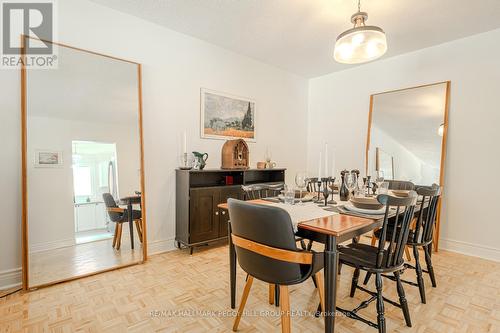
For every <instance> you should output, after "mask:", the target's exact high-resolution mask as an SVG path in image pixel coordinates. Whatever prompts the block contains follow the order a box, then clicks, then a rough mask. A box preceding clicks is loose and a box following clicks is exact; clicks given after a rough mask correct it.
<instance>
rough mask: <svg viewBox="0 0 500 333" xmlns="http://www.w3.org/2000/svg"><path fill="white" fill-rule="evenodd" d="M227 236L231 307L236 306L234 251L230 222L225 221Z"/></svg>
mask: <svg viewBox="0 0 500 333" xmlns="http://www.w3.org/2000/svg"><path fill="white" fill-rule="evenodd" d="M227 229H228V232H227V234H228V238H229V284H230V287H231V309H234V308H236V252H235V250H234V244H233V240H232V237H231V222H230V221H229V222H228V223H227Z"/></svg>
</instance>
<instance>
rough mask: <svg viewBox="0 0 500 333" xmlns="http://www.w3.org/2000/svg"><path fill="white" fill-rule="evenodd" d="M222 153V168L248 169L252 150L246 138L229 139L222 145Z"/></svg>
mask: <svg viewBox="0 0 500 333" xmlns="http://www.w3.org/2000/svg"><path fill="white" fill-rule="evenodd" d="M221 155H222V166H221V169H248V166H249V160H250V152H249V150H248V145H247V143H246V142H245V140H243V139H236V140H227V141H226V142H225V143H224V145H223V146H222V154H221Z"/></svg>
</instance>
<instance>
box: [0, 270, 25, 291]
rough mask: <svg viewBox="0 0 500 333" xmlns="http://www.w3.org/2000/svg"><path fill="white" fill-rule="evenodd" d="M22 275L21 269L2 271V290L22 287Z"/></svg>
mask: <svg viewBox="0 0 500 333" xmlns="http://www.w3.org/2000/svg"><path fill="white" fill-rule="evenodd" d="M21 275H22V268H21V267H19V268H13V269H7V270H5V271H0V290H7V289H10V288H14V287H19V286H21V281H22V280H21Z"/></svg>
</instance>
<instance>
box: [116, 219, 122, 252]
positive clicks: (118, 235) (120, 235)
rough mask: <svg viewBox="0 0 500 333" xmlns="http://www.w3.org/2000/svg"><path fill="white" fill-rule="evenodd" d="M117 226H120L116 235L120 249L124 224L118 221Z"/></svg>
mask: <svg viewBox="0 0 500 333" xmlns="http://www.w3.org/2000/svg"><path fill="white" fill-rule="evenodd" d="M116 227H117V228H118V234H117V235H116V249H117V250H119V249H120V246H121V245H122V224H121V223H118V225H117V226H116Z"/></svg>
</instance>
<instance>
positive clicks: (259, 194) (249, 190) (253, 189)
mask: <svg viewBox="0 0 500 333" xmlns="http://www.w3.org/2000/svg"><path fill="white" fill-rule="evenodd" d="M284 188H285V184H253V185H242V186H241V189H242V190H243V192H244V194H245V196H244V199H245V200H255V199H262V198H271V197H277V196H278V195H279V194H280V193H281V191H283V189H284Z"/></svg>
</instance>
